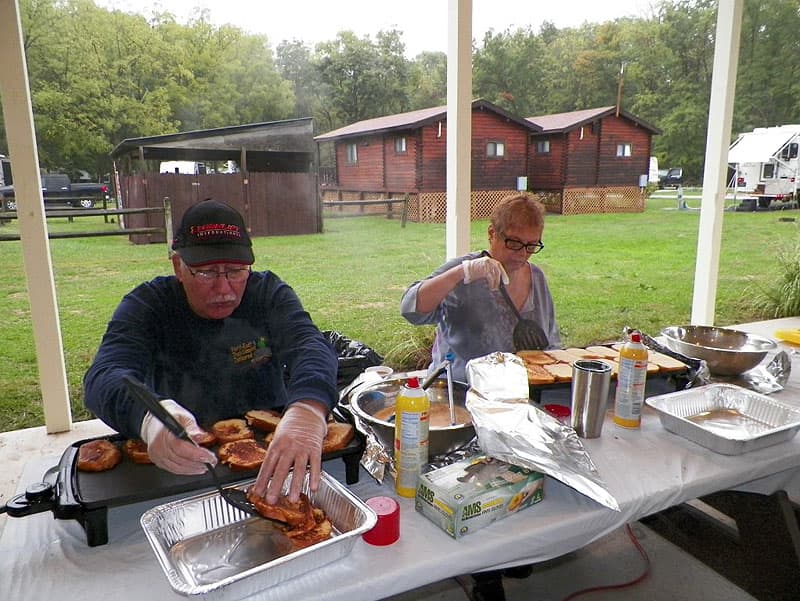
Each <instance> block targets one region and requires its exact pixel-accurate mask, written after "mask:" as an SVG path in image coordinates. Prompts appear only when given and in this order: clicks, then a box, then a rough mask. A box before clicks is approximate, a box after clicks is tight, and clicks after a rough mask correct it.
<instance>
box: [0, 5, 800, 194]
mask: <svg viewBox="0 0 800 601" xmlns="http://www.w3.org/2000/svg"><path fill="white" fill-rule="evenodd" d="M716 8H717V2H716V1H714V0H661V1H657V2H655V3H654V4H653V5H652V8H651V14H649V15H647V16H646V17H637V18H621V19H615V20H612V21H607V22H604V23H585V24H584V25H582V26H580V27H574V28H557V27H555V25H553V24H552V23H547V22H546V23H544V24H543V25H542V26H541V27H540V28H539V29H538V31H533V30H532V29H531V28H517V29H513V30H512V29H507V30H504V31H493V30H490V31H489V32H487V33H486V34H485V35H484V37H483V39H481V40H475V41H474V44H473V97H475V98H479V97H480V98H484V99H486V100H489V101H490V102H493V103H495V104H498V105H499V106H501V107H503V108H505V109H507V110H509V111H511V112H513V113H514V114H516V115H519V116H521V117H533V116H538V115H544V114H551V113H560V112H566V111H573V110H580V109H586V108H594V107H600V106H610V105H614V104H615V103H616V101H617V98H618V94H620V92H621V95H620V98H621V104H622V107H623V108H624V109H626V110H627V111H629V112H630V113H632V114H634V115H636V116H637V117H639V118H641V119H643V120H645V121H647V122H648V123H650V124H652V125H655V126H656V127H658V128H660V129H661V130H662V131H663V134H662V135H660V136H656V137H655V138H654V153H655V155H656V156H657V157H658V158H659V162H660V164H661V165H663V166H665V167H666V166H673V165H674V166H678V165H680V166H683V168H684V173H685V177H686V178H688V179H689V180H690V181H692V180H694V181H699V179H700V178H701V177H702V172H703V159H704V152H705V142H706V127H707V121H708V103H709V97H710V87H711V75H712V65H713V54H714V36H715V27H716ZM20 10H21V18H22V27H23V36H24V46H25V51H26V58H27V65H28V73H29V80H30V86H31V97H32V104H33V113H34V120H35V126H36V134H37V140H38V149H39V157H40V162H41V164H42V166H43V167H45V168H49V169H66V170H77V169H85V170H87V171H90V172H92V173H93V174H102V173H106V172H108V171H109V170H110V162H111V160H110V156H109V153H110V152H111V151H112V149H113V148H114V146H116V145H117V144H118V143H119V142H121V141H122V140H124V139H126V138H136V137H142V136H153V135H162V134H168V133H175V132H180V131H191V130H196V129H207V128H215V127H226V126H231V125H239V124H244V123H256V122H264V121H275V120H281V119H289V118H294V117H308V116H311V117H313V118H314V124H315V133H324V132H327V131H330V130H332V129H335V128H337V127H341V126H343V125H347V124H349V123H353V122H355V121H359V120H362V119H368V118H372V117H379V116H383V115H388V114H393V113H398V112H403V111H409V110H415V109H420V108H427V107H431V106H440V105H444V104H446V97H447V90H446V86H447V56H446V54H444V53H441V52H423V53H421V54H419V55H418V56H416V57H414V58H412V59H409V58H406V56H405V44H404V43H403V32H402V31H400V30H397V29H391V30H388V31H378V32H377V33H376V34H374V36H373V35H364V36H358V35H356V34H355V33H353V32H352V31H346V30H345V31H340V32H339V33H338V34H337V35H336V37H335V39H333V40H328V41H323V42H319V43H317V44H315V45H313V46H312V45H311V44H309V43H306V42H303V41H300V40H281V41H276V40H270V39H268V38H267V37H266V36H263V35H253V34H249V33H246V32H244V31H242V30H241V29H239V28H237V27H233V26H230V25H222V26H216V25H213V24H211V22H210V19H209V14H208V12H207V11H205V10H202V9H198V10H197V11H196V12H195V14H194V16H193V17H192V18H191V19H190V20H189V21H188V22H187V23H178V22H177V20H176V18H175V16H174V15H173V14H171V13H170V12H168V11H163V12H154V13H152V14H151V15H149V16H148V17H144V16H141V15H132V14H127V13H123V12H120V11H117V10H107V9H105V8H100V7H98V6H96V5H95V4H94V2H93V1H92V0H20ZM312 18H313V17H312ZM798 31H800V0H745V11H744V19H743V25H742V35H741V49H740V56H739V67H738V77H737V85H736V102H735V107H734V119H733V133H734V134H736V133H738V132H741V131H748V130H750V129H752V128H754V127H764V126H773V125H780V124H785V123H796V122H800V115H799V114H798V112H799V109H800V107H799V106H798V103H799V102H800V101H799V100H798V98H800V93H799V92H800V90H799V89H798V88H799V87H800V78H799V77H797V75H796V74H797V73H798V70H800V48H798V45H800V37H799V36H797V33H796V32H798ZM4 149H7V144H6V139H5V130H4V128H3V127H2V122H1V121H0V153H3V152H4ZM5 154H7V152H6V153H5Z"/></svg>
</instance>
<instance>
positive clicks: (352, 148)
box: [347, 144, 358, 165]
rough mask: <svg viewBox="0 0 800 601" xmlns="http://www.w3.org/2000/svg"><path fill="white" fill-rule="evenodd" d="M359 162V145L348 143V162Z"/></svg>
mask: <svg viewBox="0 0 800 601" xmlns="http://www.w3.org/2000/svg"><path fill="white" fill-rule="evenodd" d="M356 163H358V147H357V146H356V145H355V144H348V145H347V164H348V165H355V164H356Z"/></svg>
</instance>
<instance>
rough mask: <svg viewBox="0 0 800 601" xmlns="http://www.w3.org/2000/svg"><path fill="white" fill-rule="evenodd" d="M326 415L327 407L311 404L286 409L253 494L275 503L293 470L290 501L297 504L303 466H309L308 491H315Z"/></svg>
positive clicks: (304, 403)
mask: <svg viewBox="0 0 800 601" xmlns="http://www.w3.org/2000/svg"><path fill="white" fill-rule="evenodd" d="M327 414H328V410H327V408H325V407H323V406H322V405H321V404H320V403H316V402H314V401H297V402H295V403H292V404H291V405H290V406H289V408H288V409H286V411H285V412H284V414H283V417H281V421H280V422H279V423H278V427H277V429H276V430H275V437H274V438H273V439H272V442H271V443H270V444H269V447H268V448H267V456H266V458H265V459H264V463H262V464H261V470H259V472H258V478H256V482H255V484H254V485H253V488H254V492H255V493H256V494H259V495H263V496H266V499H267V503H276V502H277V501H278V495H280V493H281V490H282V489H283V482H284V480H286V476H288V475H289V470H290V469H292V468H293V469H294V476H293V477H292V483H291V486H290V487H289V500H290V501H291V502H293V503H296V502H297V500H298V499H299V498H300V493H301V492H302V490H303V483H304V482H305V474H306V466H310V467H311V474H310V478H309V488H310V489H311V490H312V491H316V490H317V488H318V487H319V481H320V472H321V471H322V439H324V438H325V434H327V432H328V422H327V419H326V418H327Z"/></svg>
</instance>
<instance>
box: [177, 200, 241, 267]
mask: <svg viewBox="0 0 800 601" xmlns="http://www.w3.org/2000/svg"><path fill="white" fill-rule="evenodd" d="M172 250H174V251H175V252H177V253H178V254H179V255H180V257H181V259H183V261H184V263H186V264H187V265H204V264H206V263H243V264H246V265H251V264H252V263H253V262H254V261H255V257H254V256H253V245H252V243H251V242H250V236H249V235H248V233H247V228H246V227H245V224H244V218H242V216H241V214H240V213H239V212H238V211H237V210H236V209H234V208H233V207H231V206H229V205H226V204H225V203H224V202H219V201H218V200H213V199H210V198H209V199H207V200H204V201H202V202H198V203H197V204H196V205H192V206H191V207H189V209H188V210H187V211H186V212H185V213H184V214H183V217H181V223H180V225H179V226H178V229H177V230H176V232H175V238H174V239H173V240H172Z"/></svg>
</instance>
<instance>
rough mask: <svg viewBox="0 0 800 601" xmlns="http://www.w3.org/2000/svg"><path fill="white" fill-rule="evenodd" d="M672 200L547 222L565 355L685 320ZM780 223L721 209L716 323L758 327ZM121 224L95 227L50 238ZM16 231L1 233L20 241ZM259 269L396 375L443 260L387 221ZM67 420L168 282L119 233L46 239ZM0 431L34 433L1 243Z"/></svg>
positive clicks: (328, 236)
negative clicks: (85, 382)
mask: <svg viewBox="0 0 800 601" xmlns="http://www.w3.org/2000/svg"><path fill="white" fill-rule="evenodd" d="M674 209H675V202H674V200H671V199H659V200H653V199H651V200H649V201H648V203H647V209H646V211H645V212H644V213H637V214H611V215H578V216H566V217H565V216H562V215H548V216H547V220H546V226H545V231H544V242H545V244H546V248H545V250H544V251H543V252H541V253H540V254H538V255H534V257H533V260H534V261H535V262H536V263H537V264H539V265H540V266H541V267H542V268H543V269H544V271H545V273H546V274H547V276H548V279H549V283H550V288H551V291H552V293H553V297H554V300H555V303H556V312H557V318H558V320H559V323H560V326H561V329H562V340H563V343H564V344H565V346H572V345H578V346H582V345H587V344H591V343H596V342H606V341H610V340H617V339H618V338H619V336H620V332H621V330H622V328H623V326H626V325H628V326H632V327H637V328H640V329H642V330H643V331H645V332H646V333H649V334H651V335H656V334H658V332H659V331H660V329H661V328H662V327H663V326H666V325H675V324H680V323H685V322H688V320H689V318H690V314H691V304H692V294H693V280H694V269H695V257H696V252H697V230H698V222H699V212H698V211H676V210H674ZM787 215H788V216H795V215H797V212H796V211H793V212H788V213H777V212H759V213H736V212H726V213H725V216H724V221H723V232H722V258H721V262H720V267H719V280H718V282H719V283H718V291H717V304H716V320H715V323H716V324H717V325H728V324H732V323H736V322H742V321H749V320H754V319H759V318H761V317H763V315H762V314H761V313H760V312H759V307H758V306H757V304H756V303H754V302H753V299H754V298H755V297H756V296H757V295H758V293H759V291H761V290H763V289H765V288H769V287H771V286H773V285H774V283H775V281H776V279H777V278H778V274H779V266H778V261H777V257H778V255H779V253H780V251H781V249H782V248H785V247H786V245H788V244H793V243H794V244H796V242H797V240H798V236H799V233H798V223H800V222H792V221H781V220H780V217H786V216H787ZM89 225H91V227H92V228H116V227H117V226H116V224H106V223H104V222H103V218H102V217H98V218H80V219H76V220H75V221H74V222H73V223H69V222H68V221H67V220H66V219H51V220H49V222H48V227H49V228H50V230H51V231H56V230H59V231H61V230H70V229H72V230H76V231H77V230H86V229H88V226H89ZM16 227H17V225H16V223H15V222H11V223H7V224H5V225H2V226H0V232H2V233H11V232H14V231H16V230H15V228H16ZM486 227H487V222H486V221H479V222H475V223H473V224H472V248H473V249H478V248H483V247H485V244H486ZM254 247H255V254H256V264H255V268H256V269H271V270H273V271H274V272H276V273H277V274H278V275H279V276H280V277H281V278H283V279H284V280H286V281H287V282H288V283H290V284H291V285H292V286H293V288H294V289H295V290H296V291H297V293H298V294H299V295H300V298H301V299H302V300H303V302H304V304H305V306H306V308H307V309H308V311H309V312H310V313H311V315H312V317H313V318H314V320H315V321H316V323H317V324H318V325H319V327H320V328H321V329H324V330H336V331H338V332H341V333H343V334H344V335H346V336H348V337H350V338H353V339H356V340H360V341H362V342H364V343H366V344H368V345H369V346H371V347H372V348H374V349H375V350H377V351H378V352H379V353H381V354H382V355H384V356H385V357H386V362H387V364H389V365H392V366H393V367H395V368H409V367H414V365H413V356H414V354H413V353H412V352H411V351H414V350H417V349H418V347H419V346H420V345H423V346H424V345H425V344H426V342H427V340H428V339H429V336H430V331H431V330H430V328H415V327H413V326H411V325H410V324H408V323H407V322H405V321H404V320H403V319H402V318H401V317H400V315H399V300H400V296H401V294H402V292H403V290H404V289H405V287H406V286H407V285H408V284H409V283H410V282H412V281H414V280H416V279H419V278H421V277H424V276H425V275H427V274H428V273H430V272H431V271H432V270H433V269H434V268H435V267H437V266H438V265H439V264H441V263H442V262H443V261H444V259H445V256H444V255H445V226H444V224H417V223H409V224H408V225H407V227H406V228H401V227H400V223H399V221H397V220H392V221H389V220H387V219H385V218H382V217H359V218H335V219H326V221H325V232H324V233H323V234H317V235H306V236H287V237H277V238H257V239H255V240H254ZM50 250H51V255H52V262H53V270H54V276H55V282H56V291H57V294H58V306H59V312H60V320H61V329H62V337H63V342H64V352H65V357H66V364H67V372H68V382H69V390H70V396H71V399H72V411H73V419H75V420H81V419H88V418H90V417H91V416H90V415H89V414H88V413H87V412H86V411H85V409H84V408H83V402H82V398H83V397H82V390H81V379H82V377H83V374H84V372H85V370H86V368H87V367H88V365H89V363H90V362H91V360H92V357H93V355H94V353H95V351H96V349H97V345H98V343H99V341H100V338H101V337H102V335H103V332H104V331H105V327H106V323H107V322H108V319H109V318H110V317H111V314H112V312H113V311H114V308H115V307H116V305H117V303H118V302H119V300H120V298H121V297H122V296H123V295H124V294H125V293H126V292H127V291H128V290H130V289H131V288H133V287H134V286H135V285H137V284H138V283H140V282H142V281H145V280H148V279H150V278H151V277H153V276H155V275H159V274H164V273H169V272H171V264H170V262H169V260H168V258H167V249H166V246H165V245H163V244H158V245H139V246H135V245H131V244H130V243H129V242H128V240H127V238H126V237H125V236H107V237H99V238H78V239H57V240H51V243H50ZM0 256H1V257H2V271H1V272H0V315H2V319H0V391H2V393H0V424H2V425H0V430H3V431H5V430H15V429H19V428H25V427H30V426H36V425H42V424H43V423H44V417H43V412H42V406H41V392H40V390H39V386H38V367H37V363H36V355H35V349H34V344H33V332H32V325H31V318H30V306H29V301H28V293H27V286H26V279H25V272H24V267H23V257H22V249H21V244H20V243H19V242H0Z"/></svg>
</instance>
